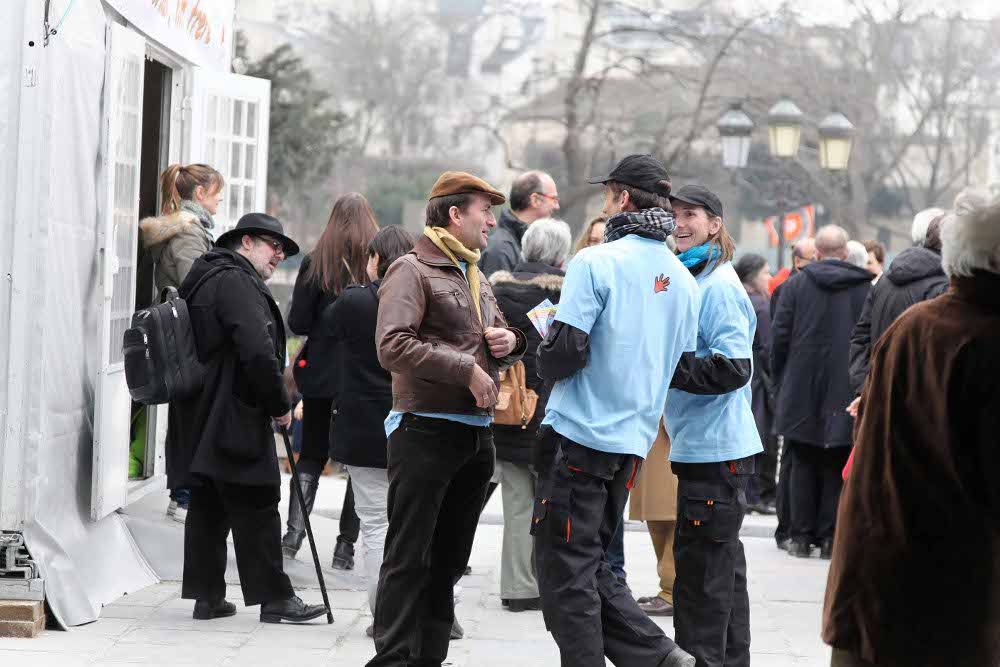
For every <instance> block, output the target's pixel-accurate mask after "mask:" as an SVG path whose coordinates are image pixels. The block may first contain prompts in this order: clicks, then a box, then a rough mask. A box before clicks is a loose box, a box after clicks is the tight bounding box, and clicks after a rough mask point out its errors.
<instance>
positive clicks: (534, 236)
mask: <svg viewBox="0 0 1000 667" xmlns="http://www.w3.org/2000/svg"><path fill="white" fill-rule="evenodd" d="M571 243H572V234H571V233H570V231H569V225H567V224H566V223H565V222H563V221H562V220H556V219H555V218H542V219H540V220H535V221H534V222H533V223H531V224H530V225H528V230H527V231H526V232H524V238H522V239H521V257H523V258H524V261H526V262H539V263H541V264H547V265H549V266H559V265H561V264H562V263H563V262H565V261H566V258H567V257H569V249H570V244H571Z"/></svg>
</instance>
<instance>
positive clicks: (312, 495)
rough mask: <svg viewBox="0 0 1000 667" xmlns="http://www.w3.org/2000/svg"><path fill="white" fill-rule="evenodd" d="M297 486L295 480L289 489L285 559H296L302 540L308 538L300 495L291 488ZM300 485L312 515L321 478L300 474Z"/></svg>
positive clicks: (307, 507) (291, 482) (284, 547)
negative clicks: (293, 485)
mask: <svg viewBox="0 0 1000 667" xmlns="http://www.w3.org/2000/svg"><path fill="white" fill-rule="evenodd" d="M292 484H295V479H294V478H293V479H292V480H291V481H290V482H289V487H288V494H289V496H288V530H287V531H286V532H285V536H284V537H282V538H281V553H282V555H283V556H284V557H285V558H295V554H297V553H298V552H299V547H301V546H302V540H303V539H305V536H306V521H305V518H304V517H303V516H302V506H301V505H300V504H299V499H298V495H297V494H296V493H295V489H294V488H293V487H292V486H291V485H292ZM299 485H300V486H301V487H302V497H303V498H304V499H305V501H306V511H307V512H308V513H309V514H312V509H313V503H314V502H315V501H316V489H317V488H319V477H318V476H316V475H310V474H309V473H304V472H300V473H299Z"/></svg>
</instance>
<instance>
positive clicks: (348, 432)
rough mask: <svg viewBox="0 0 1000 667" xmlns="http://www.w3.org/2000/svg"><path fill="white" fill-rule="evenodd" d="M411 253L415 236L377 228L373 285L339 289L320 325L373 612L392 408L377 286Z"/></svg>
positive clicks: (385, 524) (335, 446) (339, 455)
mask: <svg viewBox="0 0 1000 667" xmlns="http://www.w3.org/2000/svg"><path fill="white" fill-rule="evenodd" d="M412 249H413V238H412V237H411V236H410V235H409V234H407V233H406V232H405V231H404V230H403V228H402V227H397V226H388V227H386V228H384V229H382V230H380V231H379V233H378V234H376V235H375V238H373V239H372V240H371V243H369V244H368V253H369V258H368V266H367V268H366V272H367V276H368V278H369V279H370V280H371V282H370V283H368V284H367V285H363V286H361V285H355V286H351V287H348V288H347V289H346V290H344V292H343V293H342V294H341V295H340V298H339V299H337V300H336V302H334V303H333V304H332V305H331V306H330V307H329V308H327V309H326V311H325V312H324V313H323V320H322V330H323V333H324V335H326V336H328V337H329V339H330V340H331V341H332V342H333V343H334V345H335V346H336V354H337V358H338V360H339V362H340V363H339V373H338V375H337V377H338V382H337V413H336V414H335V415H334V417H333V421H332V424H331V426H330V441H331V446H332V454H333V458H334V459H335V460H337V461H340V462H341V463H343V464H344V465H346V466H347V471H348V474H349V475H350V476H351V484H352V486H353V488H354V503H355V504H354V507H355V510H356V511H357V513H358V517H359V518H360V522H361V534H362V536H363V538H364V544H365V570H366V575H367V577H368V603H369V606H370V607H371V610H372V613H373V614H374V613H375V592H376V589H377V587H378V577H379V570H380V569H381V567H382V552H383V550H384V548H385V535H386V531H387V530H388V529H389V516H388V513H387V507H388V505H387V501H386V494H387V493H388V490H389V478H388V476H387V474H386V465H387V460H386V459H387V454H386V437H385V418H386V417H387V416H388V414H389V411H390V410H392V377H391V376H390V375H389V372H388V371H386V370H385V369H383V368H382V366H381V365H380V364H379V361H378V354H377V350H376V346H375V324H376V321H377V320H378V288H379V284H380V283H381V281H382V277H383V276H384V275H385V272H386V271H387V270H388V269H389V266H390V265H391V264H392V263H393V262H395V261H396V260H397V259H399V258H400V257H402V256H403V255H405V254H406V253H408V252H409V251H410V250H412Z"/></svg>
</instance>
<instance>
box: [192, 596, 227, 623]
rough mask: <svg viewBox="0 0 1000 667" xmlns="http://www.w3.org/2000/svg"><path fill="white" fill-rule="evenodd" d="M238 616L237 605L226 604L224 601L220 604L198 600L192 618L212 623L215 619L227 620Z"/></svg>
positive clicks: (220, 601) (219, 602)
mask: <svg viewBox="0 0 1000 667" xmlns="http://www.w3.org/2000/svg"><path fill="white" fill-rule="evenodd" d="M235 615H236V605H234V604H233V603H232V602H226V601H225V600H224V599H223V600H219V601H218V602H209V601H208V600H197V601H196V602H195V603H194V613H193V614H192V615H191V617H192V618H194V619H195V620H198V621H210V620H212V619H213V618H225V617H226V616H235Z"/></svg>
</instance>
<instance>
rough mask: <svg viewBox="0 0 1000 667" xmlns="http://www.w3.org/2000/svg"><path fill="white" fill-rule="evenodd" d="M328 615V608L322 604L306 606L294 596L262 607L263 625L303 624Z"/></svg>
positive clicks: (266, 603)
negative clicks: (286, 622)
mask: <svg viewBox="0 0 1000 667" xmlns="http://www.w3.org/2000/svg"><path fill="white" fill-rule="evenodd" d="M324 614H326V607H324V606H323V605H321V604H306V603H305V602H303V601H302V600H300V599H299V597H298V596H297V595H293V596H292V597H290V598H288V599H287V600H272V601H271V602H265V603H264V604H263V605H261V607H260V622H261V623H281V622H282V621H288V622H290V623H303V622H305V621H311V620H313V619H314V618H319V617H320V616H323V615H324Z"/></svg>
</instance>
